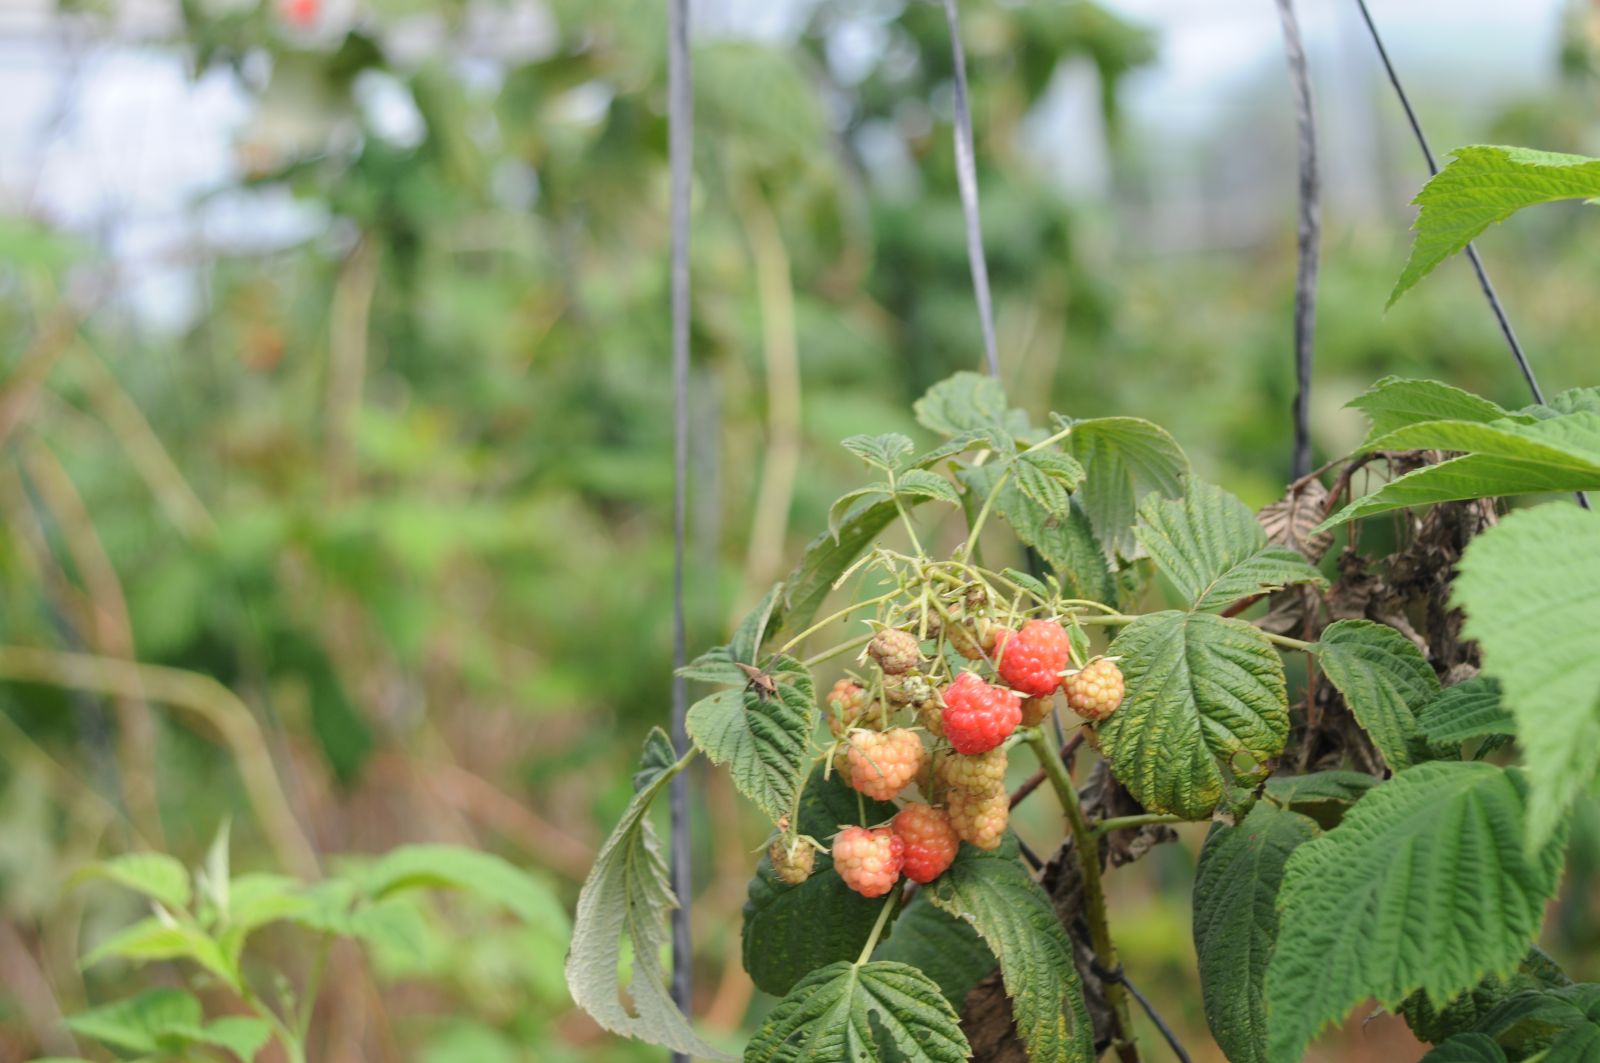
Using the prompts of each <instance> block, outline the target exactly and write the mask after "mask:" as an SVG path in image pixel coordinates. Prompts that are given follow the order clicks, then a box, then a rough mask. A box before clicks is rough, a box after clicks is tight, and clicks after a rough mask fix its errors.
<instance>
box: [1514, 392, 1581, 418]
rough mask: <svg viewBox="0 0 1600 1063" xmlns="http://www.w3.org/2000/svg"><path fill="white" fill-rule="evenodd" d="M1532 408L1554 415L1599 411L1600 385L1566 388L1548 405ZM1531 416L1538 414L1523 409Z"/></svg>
mask: <svg viewBox="0 0 1600 1063" xmlns="http://www.w3.org/2000/svg"><path fill="white" fill-rule="evenodd" d="M1533 409H1538V410H1544V411H1548V412H1549V413H1551V414H1554V415H1560V414H1564V413H1600V386H1596V387H1587V388H1568V389H1567V390H1565V391H1563V392H1559V393H1558V394H1557V395H1556V396H1555V397H1554V398H1552V399H1551V400H1550V402H1549V404H1548V405H1546V406H1543V407H1534V408H1533ZM1524 412H1525V413H1529V414H1530V415H1532V416H1535V417H1537V416H1539V414H1537V413H1534V412H1533V410H1532V409H1530V410H1526V411H1524Z"/></svg>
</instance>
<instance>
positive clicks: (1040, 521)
mask: <svg viewBox="0 0 1600 1063" xmlns="http://www.w3.org/2000/svg"><path fill="white" fill-rule="evenodd" d="M995 509H996V510H997V511H998V512H999V514H1000V516H1001V517H1002V518H1004V519H1005V522H1006V523H1007V524H1009V525H1011V530H1012V531H1013V532H1015V533H1016V536H1017V538H1018V539H1019V540H1021V541H1022V542H1023V543H1024V544H1025V545H1027V546H1031V547H1033V548H1034V549H1035V550H1037V551H1038V552H1039V556H1040V557H1042V558H1043V559H1044V561H1045V563H1046V564H1048V565H1049V566H1050V568H1051V569H1052V570H1053V571H1054V572H1055V574H1056V577H1057V578H1058V579H1059V580H1060V581H1061V585H1062V587H1063V588H1065V589H1066V590H1067V591H1068V592H1069V593H1071V594H1072V595H1073V596H1075V597H1079V598H1087V599H1090V600H1092V601H1097V602H1112V601H1115V600H1116V597H1117V585H1116V581H1115V580H1114V579H1113V578H1112V575H1111V569H1110V568H1109V566H1108V565H1107V564H1106V554H1105V551H1104V549H1102V548H1101V545H1100V542H1099V540H1098V539H1096V538H1095V536H1094V529H1093V528H1092V527H1090V523H1089V516H1088V514H1087V513H1086V512H1085V511H1084V509H1083V507H1082V506H1080V505H1079V504H1078V503H1077V501H1076V500H1074V501H1073V502H1072V505H1071V506H1070V507H1069V508H1068V510H1067V511H1066V513H1065V514H1053V513H1051V512H1050V511H1049V510H1047V509H1046V508H1045V507H1044V506H1041V505H1040V504H1039V503H1038V502H1035V501H1034V500H1033V499H1031V498H1029V497H1028V496H1027V495H1025V494H1023V493H1022V492H1021V491H1020V490H1018V489H1017V487H1016V485H1015V484H1012V483H1006V484H1003V485H1002V486H1001V488H1000V495H999V497H998V498H997V499H996V500H995Z"/></svg>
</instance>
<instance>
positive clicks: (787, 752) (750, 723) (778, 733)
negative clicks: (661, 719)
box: [685, 655, 817, 822]
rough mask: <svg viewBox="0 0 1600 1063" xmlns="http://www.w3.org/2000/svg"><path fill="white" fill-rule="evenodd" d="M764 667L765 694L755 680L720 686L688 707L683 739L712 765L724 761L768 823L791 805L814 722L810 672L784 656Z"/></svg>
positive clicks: (808, 750)
mask: <svg viewBox="0 0 1600 1063" xmlns="http://www.w3.org/2000/svg"><path fill="white" fill-rule="evenodd" d="M764 671H765V674H766V675H767V676H769V677H770V678H771V680H772V683H773V687H774V689H773V690H772V691H771V692H769V691H768V690H766V689H764V688H763V687H762V686H760V685H758V684H756V683H746V684H745V685H744V686H742V687H737V688H734V689H732V690H721V691H718V692H717V693H715V694H712V695H710V696H708V697H704V698H701V699H700V700H699V701H697V702H695V703H694V704H693V705H691V706H690V707H689V715H688V718H687V720H686V721H685V722H686V724H687V726H688V730H689V737H690V738H693V739H694V743H695V745H696V746H698V747H699V748H700V750H701V752H703V753H705V755H706V756H707V757H709V758H711V762H712V763H713V764H726V765H727V766H728V774H729V776H730V777H731V778H732V779H733V784H734V785H735V786H737V787H738V788H739V792H740V793H742V794H744V795H745V796H746V797H748V798H749V799H750V800H752V801H754V802H755V804H756V807H758V808H760V809H761V811H762V812H764V813H766V815H767V817H768V818H769V819H771V820H772V821H773V822H777V820H778V818H779V817H780V816H784V815H787V814H788V812H789V810H790V809H791V808H792V807H793V805H794V798H795V793H796V791H797V790H798V788H799V786H800V777H801V773H802V772H804V771H805V769H806V767H807V765H808V764H809V762H810V755H809V754H810V745H811V732H812V731H813V730H815V729H816V726H817V694H816V689H815V688H814V686H813V685H812V680H811V672H810V671H809V670H808V669H807V668H806V666H805V665H803V664H801V663H800V662H799V661H797V660H795V659H794V658H793V657H788V656H783V655H779V656H774V657H772V658H770V659H768V661H767V662H766V664H765V666H764Z"/></svg>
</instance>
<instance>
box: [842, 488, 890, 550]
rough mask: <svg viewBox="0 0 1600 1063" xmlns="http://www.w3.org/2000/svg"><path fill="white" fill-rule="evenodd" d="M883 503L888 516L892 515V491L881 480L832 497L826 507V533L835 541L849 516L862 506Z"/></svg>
mask: <svg viewBox="0 0 1600 1063" xmlns="http://www.w3.org/2000/svg"><path fill="white" fill-rule="evenodd" d="M880 503H882V504H884V505H887V506H888V507H889V514H890V516H891V517H892V516H894V514H895V512H896V511H895V508H894V493H893V492H892V491H890V490H889V485H888V484H887V483H885V482H883V481H878V482H877V483H870V484H868V485H867V486H865V487H857V488H856V489H854V490H853V491H846V492H845V493H844V494H842V495H840V496H839V497H838V498H836V499H834V501H833V505H831V506H829V507H828V535H829V536H830V537H831V538H832V539H833V541H834V542H835V543H838V541H839V539H840V537H841V536H842V535H843V534H844V529H845V524H846V522H848V521H849V520H850V518H851V516H852V515H853V514H855V513H857V512H859V511H860V510H861V509H862V507H865V506H875V505H878V504H880Z"/></svg>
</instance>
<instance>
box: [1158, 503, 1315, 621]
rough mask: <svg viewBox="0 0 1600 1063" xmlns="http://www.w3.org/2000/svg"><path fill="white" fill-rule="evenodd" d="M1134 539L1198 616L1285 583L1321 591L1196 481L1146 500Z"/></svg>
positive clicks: (1250, 518) (1302, 565) (1308, 572)
mask: <svg viewBox="0 0 1600 1063" xmlns="http://www.w3.org/2000/svg"><path fill="white" fill-rule="evenodd" d="M1134 535H1135V537H1137V539H1138V540H1139V544H1140V545H1141V546H1143V547H1144V549H1145V552H1146V553H1148V554H1149V555H1150V556H1151V557H1152V558H1153V559H1154V560H1155V563H1156V567H1157V568H1159V569H1160V570H1161V572H1162V574H1163V575H1165V576H1166V577H1167V579H1169V580H1171V581H1172V585H1173V586H1174V587H1176V588H1177V590H1178V593H1179V594H1181V595H1183V597H1184V600H1185V601H1187V602H1189V603H1190V606H1191V608H1194V609H1198V610H1201V611H1202V612H1215V611H1218V610H1222V609H1226V608H1227V607H1228V606H1229V605H1231V604H1233V603H1234V602H1236V601H1238V600H1239V599H1240V598H1245V597H1248V596H1250V595H1252V594H1263V593H1266V592H1267V591H1275V590H1279V589H1281V588H1283V587H1287V586H1289V585H1290V584H1293V583H1311V584H1315V585H1317V586H1319V587H1326V586H1327V585H1328V581H1327V580H1326V579H1325V578H1323V575H1322V573H1320V572H1318V571H1317V570H1316V569H1314V568H1312V567H1311V566H1310V565H1308V564H1307V563H1306V560H1305V558H1303V557H1301V556H1300V555H1299V554H1298V553H1297V552H1295V551H1294V550H1292V549H1290V548H1289V547H1286V546H1273V545H1271V544H1270V543H1268V542H1267V533H1266V531H1265V530H1264V529H1263V528H1262V527H1261V524H1260V522H1259V521H1257V520H1256V515H1255V514H1254V513H1252V512H1251V511H1250V507H1248V506H1246V505H1245V504H1244V503H1243V502H1241V501H1239V500H1238V499H1237V498H1235V497H1234V496H1233V495H1231V494H1229V493H1228V492H1227V491H1224V490H1223V489H1222V488H1220V487H1216V486H1214V485H1212V484H1208V483H1203V482H1201V481H1199V480H1192V481H1190V483H1189V488H1188V490H1187V491H1186V492H1185V493H1184V496H1183V497H1182V498H1181V499H1172V500H1168V499H1164V498H1159V497H1156V498H1150V499H1147V500H1146V501H1145V503H1144V505H1142V506H1140V507H1139V526H1138V529H1137V530H1136V531H1135V532H1134Z"/></svg>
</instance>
